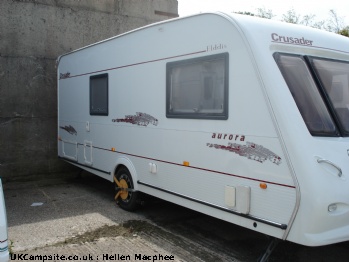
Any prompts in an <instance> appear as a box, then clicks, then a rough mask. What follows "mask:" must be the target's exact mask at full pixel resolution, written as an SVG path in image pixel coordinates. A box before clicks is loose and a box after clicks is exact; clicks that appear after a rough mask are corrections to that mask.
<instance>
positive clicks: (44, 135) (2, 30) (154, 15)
mask: <svg viewBox="0 0 349 262" xmlns="http://www.w3.org/2000/svg"><path fill="white" fill-rule="evenodd" d="M177 14H178V3H177V0H1V1H0V176H1V177H5V178H7V179H9V178H11V177H18V176H28V175H38V174H50V173H56V172H63V171H68V170H71V166H70V165H68V164H65V163H64V162H63V161H61V160H59V159H57V77H56V67H55V63H56V59H57V57H58V56H59V55H61V54H64V53H67V52H69V51H71V50H74V49H77V48H80V47H82V46H86V45H88V44H91V43H94V42H97V41H100V40H103V39H106V38H109V37H112V36H115V35H118V34H120V33H123V32H126V31H129V30H132V29H135V28H138V27H140V26H143V25H146V24H150V23H153V22H157V21H161V20H164V19H169V18H173V17H176V16H177Z"/></svg>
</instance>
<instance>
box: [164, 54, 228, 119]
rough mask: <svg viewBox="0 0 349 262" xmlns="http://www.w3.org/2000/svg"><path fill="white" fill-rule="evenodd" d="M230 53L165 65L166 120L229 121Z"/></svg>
mask: <svg viewBox="0 0 349 262" xmlns="http://www.w3.org/2000/svg"><path fill="white" fill-rule="evenodd" d="M228 75H229V53H221V54H215V55H208V56H204V57H199V58H192V59H185V60H179V61H174V62H169V63H167V64H166V117H167V118H184V119H211V120H227V119H228V89H229V76H228Z"/></svg>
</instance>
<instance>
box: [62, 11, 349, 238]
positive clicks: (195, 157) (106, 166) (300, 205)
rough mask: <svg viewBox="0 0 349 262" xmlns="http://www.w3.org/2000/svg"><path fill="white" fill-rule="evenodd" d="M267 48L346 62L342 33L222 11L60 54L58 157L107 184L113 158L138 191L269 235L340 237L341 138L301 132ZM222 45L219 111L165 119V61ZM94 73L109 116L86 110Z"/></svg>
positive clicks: (343, 198)
mask: <svg viewBox="0 0 349 262" xmlns="http://www.w3.org/2000/svg"><path fill="white" fill-rule="evenodd" d="M302 30H303V31H302ZM279 35H287V36H300V37H305V38H306V39H312V41H313V43H312V45H311V46H309V45H308V46H306V45H293V44H287V43H282V42H280V41H276V40H275V39H276V38H277V36H279ZM330 37H331V38H333V39H334V40H331V39H330V40H329V39H328V38H330ZM277 39H279V38H277ZM332 49H336V50H341V51H334V50H332ZM275 52H286V53H288V52H291V53H300V54H310V55H315V54H316V55H318V56H319V55H321V56H325V57H329V58H332V57H333V58H341V59H342V60H347V61H349V49H348V41H347V40H346V41H344V40H343V38H341V37H336V36H335V35H332V34H326V33H322V32H320V31H318V30H312V29H307V28H302V27H293V26H289V25H287V24H280V23H272V22H269V21H265V20H258V19H252V18H249V17H243V16H234V17H231V16H227V15H224V14H201V15H197V16H192V17H186V18H181V19H174V20H170V21H167V22H162V23H158V24H154V25H151V26H147V27H145V28H142V29H139V30H135V31H132V32H130V33H126V34H124V35H121V36H118V37H115V38H111V39H108V40H106V41H103V42H100V43H97V44H94V45H91V46H88V47H86V48H82V49H79V50H77V51H74V52H71V53H69V54H66V55H64V56H61V57H60V58H59V64H58V104H59V108H58V135H59V141H58V155H59V156H60V157H62V158H63V159H65V160H67V161H70V162H71V163H73V164H75V165H78V166H80V167H82V168H85V169H86V170H88V171H90V172H92V173H95V174H96V175H99V176H101V177H103V178H105V179H108V180H110V181H113V174H114V172H115V170H116V169H117V168H118V166H119V165H124V166H126V167H127V168H128V169H129V171H130V173H131V174H132V177H133V181H135V185H134V186H135V189H137V190H139V191H142V192H145V193H148V194H151V195H154V196H157V197H159V198H162V199H165V200H168V201H172V202H175V203H177V204H180V205H183V206H186V207H189V208H192V209H194V210H197V211H200V212H203V213H206V214H209V215H212V216H214V217H217V218H220V219H224V220H226V221H229V222H232V223H235V224H238V225H241V226H244V227H247V228H250V229H252V230H256V231H259V232H262V233H265V234H268V235H271V236H275V237H278V238H282V239H287V240H290V241H293V242H296V243H301V244H305V245H323V244H329V243H334V242H339V241H345V240H348V239H349V222H348V217H349V190H348V189H349V188H348V187H349V185H348V183H349V182H348V181H347V174H348V172H349V165H348V163H347V162H348V160H349V159H348V155H347V149H348V146H347V142H348V138H319V137H313V136H311V135H310V134H309V132H308V130H307V127H306V126H305V124H304V122H303V120H302V117H301V116H300V114H299V111H298V109H297V107H296V105H295V103H294V101H293V99H292V96H291V94H290V91H289V89H288V88H287V85H286V83H285V81H284V79H283V78H282V75H281V73H280V70H279V69H278V66H277V64H276V63H275V60H274V59H273V53H275ZM221 53H226V54H228V56H229V69H228V78H229V92H228V103H229V104H228V118H227V119H226V120H210V119H182V118H168V117H166V65H167V64H168V63H171V62H175V61H182V60H186V59H193V58H200V57H205V56H208V55H214V54H221ZM103 73H107V74H108V83H109V84H108V92H109V93H108V99H109V100H108V102H109V111H108V115H104V116H97V115H90V111H89V103H90V89H89V88H90V87H89V81H90V76H94V75H98V74H103ZM144 119H145V120H144ZM147 120H148V121H147ZM237 147H238V148H239V150H236V148H237ZM343 152H344V153H343ZM318 158H326V159H330V160H332V161H333V162H335V163H336V164H338V165H340V167H341V168H342V170H343V176H342V177H341V178H339V177H338V176H337V175H336V170H331V166H330V167H329V166H328V165H327V164H326V163H321V164H319V163H318V162H317V159H318ZM331 172H332V173H331ZM265 186H266V188H263V187H265ZM331 203H341V205H339V208H338V212H337V213H338V214H329V213H328V210H327V207H328V205H329V204H331Z"/></svg>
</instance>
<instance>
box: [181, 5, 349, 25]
mask: <svg viewBox="0 0 349 262" xmlns="http://www.w3.org/2000/svg"><path fill="white" fill-rule="evenodd" d="M288 2H289V3H288ZM257 8H265V9H266V10H268V9H270V10H272V12H273V14H274V15H276V16H275V17H274V18H273V19H275V20H282V15H283V14H286V13H287V11H288V10H291V9H294V10H295V11H296V13H297V14H300V15H301V16H304V15H312V14H313V15H315V18H314V20H315V21H321V20H329V19H330V15H329V11H330V10H331V9H333V10H334V11H335V12H336V13H337V16H338V17H340V18H343V22H344V26H347V25H349V1H348V0H317V1H314V0H292V1H282V0H178V13H179V16H186V15H191V14H197V13H201V12H207V11H224V12H226V13H231V12H239V11H241V12H245V11H246V12H251V13H255V14H256V13H257Z"/></svg>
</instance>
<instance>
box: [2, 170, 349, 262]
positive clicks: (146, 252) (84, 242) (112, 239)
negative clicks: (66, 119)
mask: <svg viewBox="0 0 349 262" xmlns="http://www.w3.org/2000/svg"><path fill="white" fill-rule="evenodd" d="M4 194H5V201H6V208H7V220H8V232H9V240H10V242H11V244H10V245H11V248H10V249H11V252H12V259H13V261H190V262H196V261H208V262H211V261H212V262H213V261H256V260H257V258H258V257H259V256H260V255H261V254H262V253H263V252H264V250H265V248H266V247H267V245H268V244H269V241H270V240H269V238H268V237H266V236H265V235H262V234H259V233H256V232H253V231H251V230H248V229H244V228H242V227H239V226H235V225H232V224H230V223H227V222H224V221H221V220H218V219H215V218H212V217H209V216H206V215H203V214H201V213H198V212H195V211H192V210H189V209H186V208H183V207H180V206H177V205H174V204H171V203H168V202H165V201H162V200H159V199H155V198H151V197H147V198H145V199H144V200H145V205H144V206H142V207H141V208H140V209H139V210H138V211H137V212H134V213H130V212H126V211H124V210H122V209H120V208H119V207H118V206H117V205H116V204H115V202H114V199H113V195H114V189H113V185H112V184H111V183H110V182H109V181H106V180H103V179H101V178H99V177H97V176H94V175H92V174H89V173H87V172H83V173H82V175H81V177H77V175H76V174H60V175H57V176H55V177H52V176H49V177H48V178H40V179H36V180H35V181H33V180H32V181H20V180H17V181H15V180H12V181H7V182H5V183H4ZM348 250H349V242H344V243H340V244H335V245H330V246H325V247H315V248H311V247H304V246H300V245H296V244H293V243H290V242H284V241H281V242H280V244H279V245H278V246H277V248H276V250H275V251H274V253H273V254H272V255H271V257H270V259H269V261H348V258H347V254H348Z"/></svg>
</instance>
